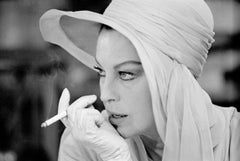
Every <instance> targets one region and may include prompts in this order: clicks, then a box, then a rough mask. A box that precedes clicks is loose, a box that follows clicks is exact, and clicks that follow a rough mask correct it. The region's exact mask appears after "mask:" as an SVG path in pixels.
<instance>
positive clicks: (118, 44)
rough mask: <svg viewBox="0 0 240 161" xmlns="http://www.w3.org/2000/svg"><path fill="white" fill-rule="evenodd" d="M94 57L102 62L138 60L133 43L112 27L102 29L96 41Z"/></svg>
mask: <svg viewBox="0 0 240 161" xmlns="http://www.w3.org/2000/svg"><path fill="white" fill-rule="evenodd" d="M96 59H97V61H98V62H99V63H100V64H101V65H102V64H104V63H106V62H107V63H110V62H112V63H115V64H116V63H122V62H124V61H140V59H139V57H138V54H137V51H136V49H135V47H134V46H133V44H132V43H131V42H130V41H129V40H128V39H127V38H126V37H125V36H123V35H122V34H121V33H119V32H118V31H116V30H113V29H103V30H102V31H101V32H100V35H99V38H98V41H97V50H96Z"/></svg>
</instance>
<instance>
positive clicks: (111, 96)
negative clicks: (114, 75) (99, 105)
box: [100, 79, 119, 103]
mask: <svg viewBox="0 0 240 161" xmlns="http://www.w3.org/2000/svg"><path fill="white" fill-rule="evenodd" d="M117 91H118V90H117V86H116V85H115V84H114V81H111V80H107V79H105V80H104V81H100V93H101V96H100V99H101V101H102V102H103V103H110V102H115V101H118V100H119V94H118V93H117Z"/></svg>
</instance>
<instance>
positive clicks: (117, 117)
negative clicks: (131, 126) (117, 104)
mask: <svg viewBox="0 0 240 161" xmlns="http://www.w3.org/2000/svg"><path fill="white" fill-rule="evenodd" d="M110 117H111V118H114V119H120V118H124V117H127V115H119V114H112V115H110Z"/></svg>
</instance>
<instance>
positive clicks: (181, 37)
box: [40, 0, 226, 161]
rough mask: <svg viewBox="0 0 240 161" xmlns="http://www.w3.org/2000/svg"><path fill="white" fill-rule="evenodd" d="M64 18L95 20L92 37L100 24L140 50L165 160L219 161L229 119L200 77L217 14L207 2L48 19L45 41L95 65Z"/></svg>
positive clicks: (165, 0) (139, 3) (172, 0)
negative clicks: (200, 81)
mask: <svg viewBox="0 0 240 161" xmlns="http://www.w3.org/2000/svg"><path fill="white" fill-rule="evenodd" d="M64 18H75V22H76V20H77V21H79V22H80V21H84V22H86V21H89V26H88V28H87V29H85V31H86V32H88V31H87V30H88V29H90V28H91V26H94V25H96V24H94V23H100V24H101V23H102V24H106V25H109V26H110V27H112V28H114V29H116V30H117V31H119V32H120V33H122V34H123V35H124V36H126V37H127V38H128V39H129V40H130V41H131V42H132V44H133V45H134V46H135V48H136V50H137V52H138V55H139V57H140V59H141V62H142V64H143V68H144V71H145V73H146V77H147V79H148V83H149V88H150V92H151V97H152V105H153V107H152V108H153V113H154V119H155V123H156V126H157V130H158V133H159V136H160V138H161V139H162V141H163V143H164V150H163V156H162V157H163V161H193V160H194V161H203V160H204V161H214V158H219V157H217V156H216V155H219V153H218V154H215V153H214V150H213V149H214V148H215V147H216V146H218V145H220V143H222V140H223V139H222V138H223V137H226V136H221V133H223V131H224V129H225V125H224V117H223V115H222V113H221V112H219V110H218V109H215V108H213V105H212V103H211V100H210V98H209V96H208V95H207V94H206V93H205V91H204V90H203V89H202V88H201V87H200V86H199V84H198V82H197V81H196V79H195V78H194V76H195V77H198V76H199V75H200V74H201V71H202V68H203V66H204V64H205V62H206V59H207V54H208V50H209V48H210V47H211V44H212V43H213V41H214V39H213V35H214V32H213V18H212V14H211V11H210V9H209V8H208V6H207V5H206V3H205V2H204V1H203V0H113V1H112V2H111V3H110V5H109V6H108V8H107V9H106V10H105V12H104V14H103V15H100V14H94V13H92V12H87V11H80V12H76V13H75V12H61V11H56V10H51V11H49V12H47V13H46V14H45V15H43V17H42V18H41V20H40V28H41V31H42V34H43V37H44V38H45V40H47V41H50V42H52V43H56V44H58V45H60V46H62V47H63V48H65V49H66V50H67V51H68V52H70V54H72V55H73V56H75V57H76V58H78V59H79V60H80V61H82V62H83V63H85V64H86V65H88V66H91V65H89V64H91V60H90V59H89V56H87V58H86V59H87V61H85V62H84V60H83V59H84V54H82V53H84V52H86V50H85V49H84V48H85V47H84V46H83V45H82V44H84V43H85V42H84V41H83V40H79V41H77V42H76V41H75V40H77V39H81V38H82V37H77V38H76V34H75V33H73V32H72V31H71V29H66V26H65V28H64V23H63V22H61V20H64ZM52 22H54V23H52ZM67 26H68V27H69V26H72V23H70V25H67ZM80 26H83V24H82V25H79V26H78V27H79V30H80V31H83V30H82V28H81V27H80ZM52 32H54V33H52ZM84 34H85V37H84V38H85V39H87V38H88V37H87V34H86V33H84ZM91 36H92V37H96V35H94V34H91ZM74 37H75V38H74ZM86 37H87V38H86ZM84 38H83V39H84ZM87 40H88V39H87ZM79 43H80V45H79ZM93 44H94V45H96V43H93ZM93 44H92V45H93ZM76 46H78V47H79V48H77V47H76ZM94 48H95V47H94ZM84 50H85V51H84ZM78 54H80V55H81V56H77V55H78ZM223 149H224V148H223Z"/></svg>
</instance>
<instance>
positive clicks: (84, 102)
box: [41, 89, 97, 127]
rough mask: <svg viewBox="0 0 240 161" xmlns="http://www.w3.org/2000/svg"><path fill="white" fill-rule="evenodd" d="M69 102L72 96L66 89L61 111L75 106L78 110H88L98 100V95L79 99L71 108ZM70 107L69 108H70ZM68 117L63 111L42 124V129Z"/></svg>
mask: <svg viewBox="0 0 240 161" xmlns="http://www.w3.org/2000/svg"><path fill="white" fill-rule="evenodd" d="M69 100H70V94H69V91H68V90H67V89H64V91H63V93H62V96H61V98H60V100H59V107H58V108H59V109H66V108H72V107H73V106H76V105H77V106H78V108H82V109H83V108H86V107H88V106H91V105H92V104H93V103H94V102H95V101H96V100H97V97H96V95H88V96H83V97H81V98H79V99H77V100H76V101H75V102H74V103H72V105H70V106H69ZM68 106H69V107H68ZM66 116H67V110H63V111H62V112H60V113H59V114H57V115H55V116H53V117H52V118H50V119H48V120H46V121H45V122H43V123H42V124H41V127H48V126H50V125H51V124H53V123H55V122H57V121H59V120H61V119H63V118H64V117H66Z"/></svg>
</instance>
